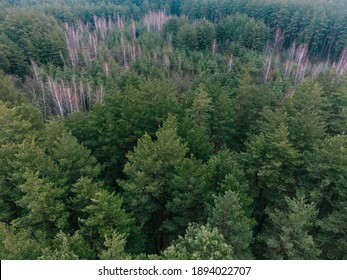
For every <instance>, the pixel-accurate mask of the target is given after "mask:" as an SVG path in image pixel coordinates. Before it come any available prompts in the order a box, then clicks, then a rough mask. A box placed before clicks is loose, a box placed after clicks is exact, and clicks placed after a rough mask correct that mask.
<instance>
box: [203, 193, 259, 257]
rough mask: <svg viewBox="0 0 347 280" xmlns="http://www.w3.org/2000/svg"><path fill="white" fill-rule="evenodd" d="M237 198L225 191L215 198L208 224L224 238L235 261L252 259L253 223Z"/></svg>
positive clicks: (235, 194) (234, 194) (235, 195)
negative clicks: (230, 248)
mask: <svg viewBox="0 0 347 280" xmlns="http://www.w3.org/2000/svg"><path fill="white" fill-rule="evenodd" d="M243 207H244V206H243V205H242V202H241V200H240V199H239V196H238V194H237V193H236V192H234V191H231V190H229V191H227V192H226V193H225V194H224V195H223V196H216V197H215V199H214V207H213V208H212V209H211V210H210V213H209V218H208V222H209V224H210V225H211V226H212V227H216V228H218V231H219V232H220V233H221V234H222V235H223V236H224V239H225V242H226V243H227V244H229V245H230V246H231V247H232V248H233V256H234V258H235V259H252V258H253V256H252V252H251V244H252V241H253V237H252V235H253V233H252V227H253V225H254V222H253V221H252V220H251V219H250V218H249V217H248V216H247V213H246V212H245V211H244V209H243Z"/></svg>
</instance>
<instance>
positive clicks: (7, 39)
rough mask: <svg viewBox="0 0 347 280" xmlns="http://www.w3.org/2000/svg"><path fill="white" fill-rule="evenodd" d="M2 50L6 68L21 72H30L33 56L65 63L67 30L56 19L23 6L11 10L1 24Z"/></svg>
mask: <svg viewBox="0 0 347 280" xmlns="http://www.w3.org/2000/svg"><path fill="white" fill-rule="evenodd" d="M0 34H1V35H0V36H1V37H0V52H2V53H3V54H4V56H2V57H3V59H2V61H1V63H2V65H1V66H3V67H4V68H3V70H4V71H6V72H9V73H15V74H18V75H20V76H23V75H24V74H27V73H28V70H29V66H28V64H29V63H30V59H32V60H34V61H36V62H38V63H42V64H48V63H53V64H55V65H58V66H62V65H63V61H62V57H63V56H64V55H65V52H66V49H65V42H64V34H63V32H62V30H61V28H60V27H59V26H58V25H57V22H56V21H55V20H54V19H53V18H50V17H47V16H46V15H44V14H41V13H38V12H31V11H30V12H29V11H25V10H20V9H11V10H9V11H8V13H7V15H6V18H5V21H4V23H3V24H2V26H1V28H0Z"/></svg>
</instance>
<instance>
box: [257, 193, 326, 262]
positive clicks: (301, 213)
mask: <svg viewBox="0 0 347 280" xmlns="http://www.w3.org/2000/svg"><path fill="white" fill-rule="evenodd" d="M285 200H286V203H287V207H288V208H287V209H286V210H284V211H281V210H278V209H275V210H271V209H270V208H268V210H267V215H268V217H269V221H270V222H269V225H268V227H267V228H266V230H265V232H264V234H263V235H262V236H261V239H262V240H263V241H264V242H265V243H266V246H267V248H266V252H265V254H264V255H265V257H267V258H268V259H281V260H311V259H317V258H318V256H319V254H320V250H319V249H318V247H317V245H316V242H315V240H314V239H313V236H312V231H313V229H314V227H315V225H316V224H317V214H318V211H317V210H316V206H315V205H314V204H313V203H307V201H306V200H305V199H304V197H301V196H299V197H296V198H293V199H290V198H288V197H286V198H285Z"/></svg>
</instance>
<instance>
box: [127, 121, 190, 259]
mask: <svg viewBox="0 0 347 280" xmlns="http://www.w3.org/2000/svg"><path fill="white" fill-rule="evenodd" d="M156 138H157V140H156V141H153V140H152V139H151V137H150V136H149V135H148V134H145V135H144V136H143V137H142V138H141V139H140V140H139V141H138V144H137V146H136V147H135V149H134V151H133V152H129V153H128V155H127V159H128V162H127V164H126V165H125V167H124V172H125V174H126V175H127V180H125V181H123V182H121V185H122V188H123V189H124V196H125V201H126V203H127V205H128V207H129V209H131V210H132V211H134V214H135V217H136V219H137V221H138V223H139V224H140V225H141V227H143V228H144V230H145V232H146V234H147V237H148V238H149V239H151V240H152V241H151V242H150V243H151V246H153V247H152V250H155V252H157V253H158V252H159V251H160V250H161V249H163V246H164V243H165V242H166V241H164V239H165V238H166V237H165V234H164V232H163V230H162V225H163V222H164V220H165V219H166V218H167V217H166V216H165V205H166V203H167V201H168V199H169V198H170V197H171V195H172V189H171V188H170V183H171V181H172V179H173V178H174V170H175V168H176V167H177V166H179V165H180V164H181V163H182V162H183V160H184V157H185V155H186V153H187V147H186V145H184V144H182V143H181V141H180V138H179V137H178V136H177V123H176V119H175V118H174V117H173V116H172V115H169V117H168V119H167V121H166V122H165V123H164V124H163V126H162V127H161V128H160V129H159V130H158V131H157V133H156Z"/></svg>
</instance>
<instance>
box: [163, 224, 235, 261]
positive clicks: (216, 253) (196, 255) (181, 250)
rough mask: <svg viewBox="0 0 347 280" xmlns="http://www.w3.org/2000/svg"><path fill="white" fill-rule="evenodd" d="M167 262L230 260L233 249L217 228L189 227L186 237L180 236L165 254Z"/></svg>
mask: <svg viewBox="0 0 347 280" xmlns="http://www.w3.org/2000/svg"><path fill="white" fill-rule="evenodd" d="M163 258H164V259H167V260H230V259H232V258H233V253H232V248H231V247H230V246H229V245H228V244H226V243H225V241H224V238H223V236H222V235H221V234H220V233H219V232H218V230H217V229H216V228H211V227H210V226H209V225H207V226H199V225H197V224H195V225H189V226H188V228H187V231H186V234H185V236H184V237H182V236H180V237H179V239H178V240H176V241H175V242H174V243H173V245H171V246H170V247H168V248H167V249H166V250H165V251H164V252H163Z"/></svg>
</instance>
